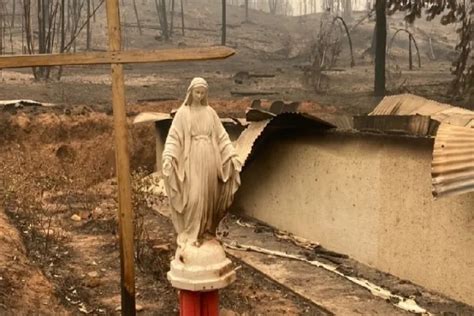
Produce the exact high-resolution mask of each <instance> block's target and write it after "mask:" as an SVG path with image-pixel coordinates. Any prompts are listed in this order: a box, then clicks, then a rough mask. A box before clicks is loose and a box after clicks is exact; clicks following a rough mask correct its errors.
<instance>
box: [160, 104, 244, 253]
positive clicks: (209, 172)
mask: <svg viewBox="0 0 474 316" xmlns="http://www.w3.org/2000/svg"><path fill="white" fill-rule="evenodd" d="M167 158H171V164H172V170H171V172H170V174H169V175H168V176H165V187H166V191H167V194H168V197H169V200H170V206H171V219H172V221H173V224H174V226H175V229H176V231H177V232H178V245H183V244H185V243H187V242H195V241H199V240H201V239H202V237H203V236H204V235H205V234H206V233H207V234H210V235H212V236H215V233H216V229H217V226H218V224H219V222H220V221H221V220H222V218H223V217H224V215H225V211H226V210H227V208H229V206H230V204H231V203H232V200H233V197H234V194H235V192H236V191H237V189H238V187H239V186H240V175H239V173H240V170H241V164H240V162H239V161H238V159H236V158H237V155H236V153H235V149H234V147H233V145H232V142H231V141H230V139H229V135H228V134H227V132H226V131H225V129H224V126H223V125H222V123H221V121H220V119H219V117H218V116H217V113H216V112H215V111H214V109H212V108H211V107H210V106H185V105H183V106H181V107H180V108H179V110H178V111H177V113H176V115H175V117H174V119H173V123H172V124H171V128H170V131H169V133H168V137H167V139H166V144H165V148H164V151H163V161H165V159H167Z"/></svg>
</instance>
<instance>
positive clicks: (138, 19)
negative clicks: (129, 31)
mask: <svg viewBox="0 0 474 316" xmlns="http://www.w3.org/2000/svg"><path fill="white" fill-rule="evenodd" d="M133 10H134V11H135V17H136V19H137V26H138V32H139V33H140V35H142V34H143V32H142V25H141V23H140V17H139V16H138V9H137V1H136V0H133Z"/></svg>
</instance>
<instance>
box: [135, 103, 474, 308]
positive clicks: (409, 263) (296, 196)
mask: <svg viewBox="0 0 474 316" xmlns="http://www.w3.org/2000/svg"><path fill="white" fill-rule="evenodd" d="M171 120H172V117H171V116H170V115H168V114H158V113H156V114H151V113H147V114H145V113H144V114H142V115H140V116H139V117H138V118H137V120H136V122H144V121H155V122H156V131H157V160H158V164H157V168H159V166H160V165H161V151H162V148H163V143H164V139H165V137H166V133H167V129H168V128H169V125H170V122H171ZM223 121H224V125H225V126H226V128H227V130H228V132H229V134H230V135H231V138H232V139H233V140H234V141H235V144H236V148H237V150H238V152H239V155H240V157H241V159H242V161H243V162H244V163H245V169H244V171H243V173H242V186H241V188H240V190H239V191H238V193H237V196H236V199H235V201H234V204H233V207H232V208H233V210H234V211H235V212H239V213H241V214H243V215H246V216H250V217H253V218H255V219H257V220H260V221H263V222H265V223H267V224H269V225H271V226H274V227H276V228H278V229H281V230H286V231H289V232H291V233H293V234H295V235H298V236H302V237H304V238H307V239H309V240H313V241H317V242H320V243H321V244H322V245H324V246H325V247H327V248H330V249H332V250H335V251H338V252H342V253H346V254H348V255H349V256H351V257H352V258H354V259H356V260H358V261H360V262H362V263H364V264H367V265H369V266H372V267H374V268H377V269H378V270H381V271H384V272H387V273H390V274H393V275H395V276H397V277H399V278H402V279H407V280H409V281H411V282H413V283H416V284H419V285H422V286H424V287H426V288H428V289H431V290H435V291H437V292H440V293H442V294H444V295H446V296H448V297H450V298H453V299H455V300H458V301H462V302H464V303H467V304H469V305H474V296H473V295H472V288H474V256H473V255H472V254H470V251H471V249H474V229H473V228H474V192H473V191H474V113H473V112H472V111H469V110H465V109H461V108H456V107H452V106H449V105H446V104H441V103H437V102H434V101H431V100H427V99H424V98H421V97H417V96H413V95H398V96H390V97H386V98H385V99H384V100H383V101H382V102H381V103H380V104H379V105H378V106H377V107H376V109H375V110H374V111H373V112H372V113H370V114H369V115H368V116H361V117H355V118H354V121H353V123H354V124H353V125H352V126H351V125H350V124H347V121H346V120H336V123H335V124H333V123H330V122H327V121H324V120H321V119H319V118H317V117H314V116H311V115H308V114H304V113H296V112H291V113H290V112H287V111H286V110H285V108H284V107H282V108H280V109H279V113H273V112H271V111H265V110H263V109H259V108H253V109H250V110H249V111H248V113H247V119H246V120H233V119H224V120H223ZM340 122H343V123H340Z"/></svg>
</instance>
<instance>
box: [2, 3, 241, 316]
mask: <svg viewBox="0 0 474 316" xmlns="http://www.w3.org/2000/svg"><path fill="white" fill-rule="evenodd" d="M106 5H107V6H106V10H107V24H108V35H109V50H108V52H99V53H76V54H42V55H35V56H31V55H28V56H25V55H19V56H7V57H0V69H2V68H22V67H38V66H65V65H96V64H111V67H112V101H113V112H114V131H115V160H116V169H117V178H118V196H119V199H118V200H119V208H118V223H119V232H120V238H119V240H120V262H121V274H120V275H121V291H122V314H123V315H135V271H134V253H133V210H132V201H131V179H130V160H129V151H128V138H127V119H126V111H125V88H124V75H123V64H128V63H151V62H171V61H197V60H210V59H224V58H227V57H230V56H232V55H233V54H235V51H234V50H233V49H230V48H227V47H210V48H194V49H193V48H189V49H168V50H159V51H126V52H125V51H122V50H121V46H122V43H121V38H122V35H121V30H120V11H119V4H118V0H106Z"/></svg>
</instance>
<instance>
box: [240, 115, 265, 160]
mask: <svg viewBox="0 0 474 316" xmlns="http://www.w3.org/2000/svg"><path fill="white" fill-rule="evenodd" d="M270 122H271V119H267V120H263V121H259V122H252V123H250V124H249V126H248V127H247V128H246V129H245V130H244V131H243V132H242V134H240V136H239V138H238V139H237V141H236V142H235V149H236V151H237V154H238V155H239V157H240V160H241V161H242V164H245V162H246V161H247V158H248V157H249V155H250V153H251V152H252V149H253V146H254V144H255V141H256V140H257V139H258V138H259V137H260V135H261V134H262V133H263V130H264V129H265V127H267V125H268V124H269V123H270Z"/></svg>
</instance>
